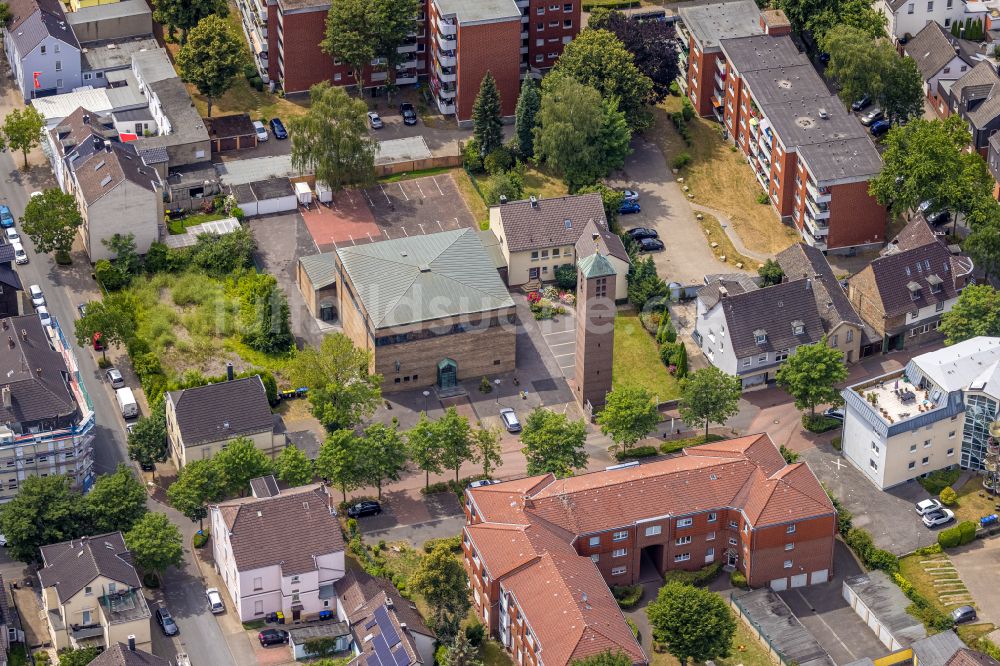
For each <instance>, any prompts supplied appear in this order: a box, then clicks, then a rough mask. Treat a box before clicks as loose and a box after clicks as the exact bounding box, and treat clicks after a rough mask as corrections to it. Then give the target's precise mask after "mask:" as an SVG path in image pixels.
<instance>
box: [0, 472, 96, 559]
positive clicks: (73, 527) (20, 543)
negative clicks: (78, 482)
mask: <svg viewBox="0 0 1000 666" xmlns="http://www.w3.org/2000/svg"><path fill="white" fill-rule="evenodd" d="M86 526H87V507H86V505H85V504H84V502H83V501H82V499H81V497H80V494H79V493H77V492H75V491H73V490H72V489H71V488H70V482H69V479H68V478H67V477H65V476H63V475H52V476H29V477H28V478H27V479H25V480H24V481H22V482H21V487H20V489H19V490H18V493H17V495H15V496H14V499H12V500H11V501H10V502H8V503H6V504H4V505H3V506H2V507H0V531H2V532H3V534H4V536H6V537H7V543H8V544H9V550H8V552H9V553H10V556H11V557H12V558H14V559H15V560H19V561H21V562H28V563H31V562H38V561H39V560H40V558H41V554H40V553H39V550H38V549H39V548H41V547H42V546H47V545H49V544H50V543H58V542H60V541H67V540H69V539H75V538H77V537H79V536H81V535H83V534H84V530H85V529H86Z"/></svg>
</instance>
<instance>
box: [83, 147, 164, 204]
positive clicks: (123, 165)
mask: <svg viewBox="0 0 1000 666" xmlns="http://www.w3.org/2000/svg"><path fill="white" fill-rule="evenodd" d="M104 146H105V150H103V151H97V152H95V153H93V154H92V155H90V156H89V157H88V158H86V159H85V160H82V161H77V162H74V164H73V172H74V174H75V175H76V181H77V183H79V185H80V193H81V194H83V198H84V199H85V200H86V202H87V204H88V205H93V204H94V203H96V202H97V201H98V200H99V199H100V198H101V197H103V196H104V195H105V194H107V193H108V192H111V191H112V190H114V189H115V188H116V187H118V186H119V185H121V184H122V183H131V184H133V185H136V186H138V187H139V188H141V189H144V190H146V191H147V192H156V190H157V187H158V186H159V184H160V177H159V175H157V173H156V171H155V170H154V169H152V168H151V167H147V166H146V165H145V164H144V163H143V161H142V158H141V157H140V156H139V154H138V153H137V152H136V150H135V147H133V146H132V144H131V143H120V142H118V141H107V142H105V144H104ZM132 193H133V194H135V191H134V190H133V191H132Z"/></svg>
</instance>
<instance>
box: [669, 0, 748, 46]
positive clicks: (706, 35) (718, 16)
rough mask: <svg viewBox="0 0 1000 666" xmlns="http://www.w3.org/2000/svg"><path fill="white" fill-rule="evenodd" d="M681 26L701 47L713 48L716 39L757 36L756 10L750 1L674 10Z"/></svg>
mask: <svg viewBox="0 0 1000 666" xmlns="http://www.w3.org/2000/svg"><path fill="white" fill-rule="evenodd" d="M677 11H678V13H680V15H681V20H682V21H684V25H685V26H687V29H688V30H690V31H691V34H692V35H693V36H694V38H695V39H696V40H698V42H699V43H700V44H701V46H702V48H703V49H715V48H718V46H719V41H720V40H723V39H730V38H733V37H747V36H749V35H760V34H763V33H764V29H763V28H761V27H760V9H759V8H758V7H757V3H756V2H754V1H753V0H733V1H732V2H717V3H713V4H709V5H698V6H695V7H681V8H680V9H679V10H677Z"/></svg>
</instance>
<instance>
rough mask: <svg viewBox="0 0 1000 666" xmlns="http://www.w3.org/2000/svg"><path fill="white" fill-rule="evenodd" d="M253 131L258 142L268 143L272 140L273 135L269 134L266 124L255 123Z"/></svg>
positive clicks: (256, 121) (257, 121)
mask: <svg viewBox="0 0 1000 666" xmlns="http://www.w3.org/2000/svg"><path fill="white" fill-rule="evenodd" d="M253 131H254V133H255V134H256V135H257V140H258V141H260V142H264V141H267V140H268V139H270V138H271V135H270V134H268V133H267V128H266V127H264V123H262V122H260V121H259V120H255V121H253Z"/></svg>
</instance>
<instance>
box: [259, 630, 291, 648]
mask: <svg viewBox="0 0 1000 666" xmlns="http://www.w3.org/2000/svg"><path fill="white" fill-rule="evenodd" d="M257 640H259V641H260V646H261V647H267V646H268V645H281V644H284V643H287V642H288V632H287V631H285V630H284V629H263V630H261V632H260V633H258V634H257Z"/></svg>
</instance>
